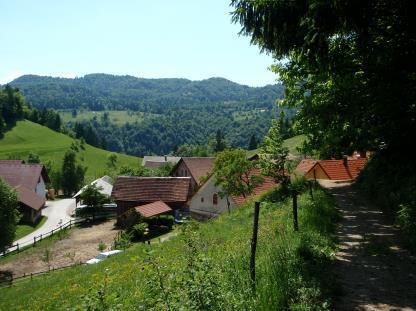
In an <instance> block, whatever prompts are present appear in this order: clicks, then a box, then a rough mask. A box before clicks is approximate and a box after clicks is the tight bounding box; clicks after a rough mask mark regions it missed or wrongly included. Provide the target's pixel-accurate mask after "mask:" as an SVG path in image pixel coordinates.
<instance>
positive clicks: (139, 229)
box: [131, 222, 149, 240]
mask: <svg viewBox="0 0 416 311" xmlns="http://www.w3.org/2000/svg"><path fill="white" fill-rule="evenodd" d="M148 227H149V225H148V224H147V223H145V222H142V223H139V224H136V225H134V226H133V227H132V229H131V234H132V235H133V238H134V239H136V240H141V239H143V238H144V236H145V233H146V231H147V230H148Z"/></svg>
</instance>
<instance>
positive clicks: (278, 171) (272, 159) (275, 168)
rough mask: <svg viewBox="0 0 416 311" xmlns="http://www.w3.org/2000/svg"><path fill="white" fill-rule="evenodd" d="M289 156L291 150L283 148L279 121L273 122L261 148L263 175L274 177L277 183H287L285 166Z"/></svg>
mask: <svg viewBox="0 0 416 311" xmlns="http://www.w3.org/2000/svg"><path fill="white" fill-rule="evenodd" d="M288 154H289V150H288V149H287V148H286V147H284V146H283V139H282V136H281V134H280V124H279V121H277V120H272V126H271V127H270V129H269V132H268V133H267V136H266V137H265V138H264V142H263V145H262V146H261V148H260V167H261V170H262V173H263V174H264V175H266V176H270V177H272V178H273V179H274V180H275V181H276V183H285V182H286V180H287V174H286V173H285V164H286V160H287V156H288Z"/></svg>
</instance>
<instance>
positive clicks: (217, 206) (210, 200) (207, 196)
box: [187, 169, 277, 219]
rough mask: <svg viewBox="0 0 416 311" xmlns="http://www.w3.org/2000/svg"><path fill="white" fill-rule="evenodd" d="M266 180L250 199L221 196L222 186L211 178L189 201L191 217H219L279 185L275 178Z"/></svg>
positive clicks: (255, 171) (266, 178)
mask: <svg viewBox="0 0 416 311" xmlns="http://www.w3.org/2000/svg"><path fill="white" fill-rule="evenodd" d="M250 175H260V170H258V169H254V170H253V171H252V172H251V173H250ZM263 178H264V180H263V182H262V183H261V184H259V185H258V186H257V187H256V188H255V189H254V191H253V194H252V195H251V196H249V197H244V196H242V195H241V196H226V195H223V196H222V195H220V194H221V193H223V192H224V191H223V189H222V187H221V186H220V185H216V184H215V183H216V182H215V181H216V180H215V176H214V175H213V176H211V177H210V178H209V179H208V180H207V182H206V183H204V184H203V185H202V186H201V187H200V188H199V189H198V191H197V192H196V193H195V194H194V195H193V196H192V198H190V199H189V201H188V203H187V205H188V207H189V211H190V213H191V216H192V217H194V218H197V219H210V218H213V217H217V216H219V215H220V214H222V213H224V212H227V211H228V210H232V209H234V208H236V207H238V206H240V205H242V204H244V203H246V202H247V201H248V200H250V199H252V198H253V197H256V196H259V195H261V194H263V193H265V192H267V191H269V190H271V189H273V188H274V187H276V186H277V184H276V183H275V182H274V180H273V178H271V177H268V176H263Z"/></svg>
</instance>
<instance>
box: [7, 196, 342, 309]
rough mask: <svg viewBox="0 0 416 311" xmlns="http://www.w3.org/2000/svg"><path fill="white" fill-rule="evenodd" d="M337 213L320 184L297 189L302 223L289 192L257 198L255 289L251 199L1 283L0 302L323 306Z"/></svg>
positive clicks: (100, 305) (194, 306)
mask: <svg viewBox="0 0 416 311" xmlns="http://www.w3.org/2000/svg"><path fill="white" fill-rule="evenodd" d="M336 219H337V213H336V210H335V208H334V203H333V200H332V199H331V198H330V197H328V196H327V195H326V194H325V193H324V192H323V191H322V190H319V189H318V190H316V191H315V193H314V200H312V199H311V198H310V197H309V195H307V194H302V195H301V196H300V198H299V227H300V231H299V232H294V231H293V228H292V215H291V206H290V202H289V201H287V202H280V203H279V202H267V201H264V202H263V203H262V207H261V213H260V223H259V238H258V252H257V261H256V270H257V290H256V292H255V293H253V292H252V288H251V284H250V273H249V252H250V237H251V230H252V222H253V206H252V204H248V205H246V206H243V207H241V208H239V209H237V210H235V211H233V212H232V213H231V214H229V215H228V214H227V215H223V216H222V217H220V218H218V219H216V220H213V221H210V222H208V223H204V224H197V223H191V224H189V225H186V226H184V227H183V228H182V230H183V232H182V233H181V234H179V235H178V236H177V237H176V238H172V239H171V240H169V241H167V242H164V243H161V244H157V245H150V246H149V245H144V244H139V245H136V246H133V247H132V248H131V249H130V250H128V251H126V252H125V253H124V254H121V255H118V256H114V257H113V258H109V259H108V260H106V261H104V262H103V263H101V264H98V265H95V266H88V267H77V268H74V269H71V270H67V271H61V272H58V273H54V274H51V275H49V276H45V277H41V278H39V279H34V280H33V281H29V282H26V283H22V284H17V285H15V286H14V287H12V288H7V289H0V297H1V300H0V309H2V310H3V309H5V310H14V309H19V308H21V309H25V308H30V309H31V310H53V309H56V308H58V309H66V308H70V309H71V310H72V309H73V310H85V309H90V310H94V309H96V310H100V309H117V308H119V309H122V310H179V309H181V310H285V309H292V310H325V309H329V308H330V296H331V292H330V288H331V287H333V284H332V280H331V278H330V277H329V276H330V271H331V261H332V259H333V257H334V251H335V242H334V239H333V236H332V233H333V231H334V228H335V227H334V226H335V223H336ZM17 296H18V297H19V302H16V300H15V299H14V297H17Z"/></svg>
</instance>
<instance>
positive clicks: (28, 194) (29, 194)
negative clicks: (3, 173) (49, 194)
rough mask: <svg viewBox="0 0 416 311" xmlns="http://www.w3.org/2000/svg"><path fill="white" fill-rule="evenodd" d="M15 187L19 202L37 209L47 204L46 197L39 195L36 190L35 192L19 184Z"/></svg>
mask: <svg viewBox="0 0 416 311" xmlns="http://www.w3.org/2000/svg"><path fill="white" fill-rule="evenodd" d="M15 189H16V192H17V195H18V197H19V202H21V203H23V204H24V205H26V206H28V207H30V208H33V209H34V210H37V211H38V210H40V209H41V208H42V207H43V206H44V205H45V202H46V201H45V199H44V198H41V197H40V196H38V195H37V194H36V192H33V191H32V190H30V189H27V188H26V187H24V186H17V187H16V188H15Z"/></svg>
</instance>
